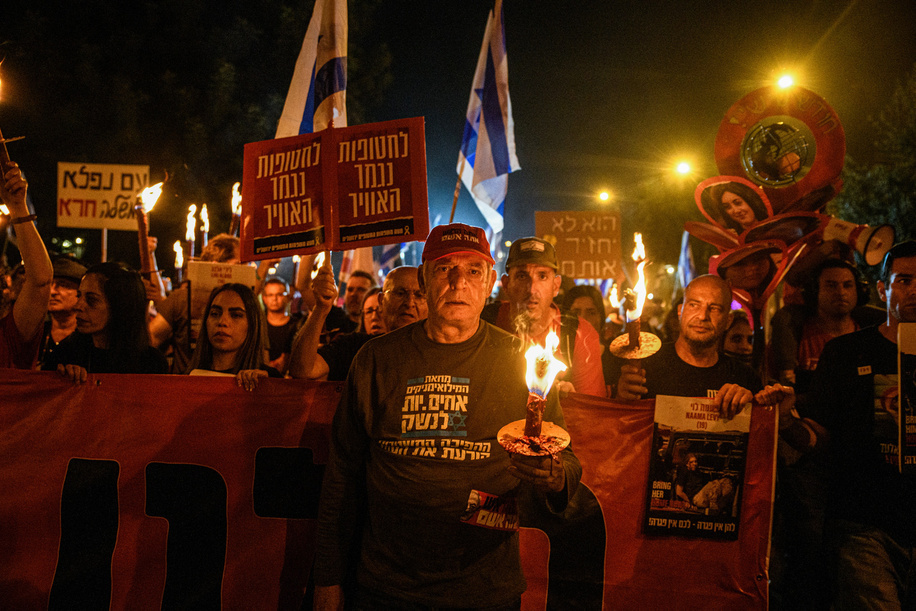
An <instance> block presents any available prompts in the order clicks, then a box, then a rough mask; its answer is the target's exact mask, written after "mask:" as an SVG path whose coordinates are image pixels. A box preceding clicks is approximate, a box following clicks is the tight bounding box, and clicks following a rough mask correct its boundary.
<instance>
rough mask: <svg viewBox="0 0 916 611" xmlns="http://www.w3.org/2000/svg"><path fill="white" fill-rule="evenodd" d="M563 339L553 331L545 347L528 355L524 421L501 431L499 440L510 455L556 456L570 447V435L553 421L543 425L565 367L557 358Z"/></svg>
mask: <svg viewBox="0 0 916 611" xmlns="http://www.w3.org/2000/svg"><path fill="white" fill-rule="evenodd" d="M559 345H560V338H559V337H558V336H557V334H556V333H554V332H553V331H551V332H550V333H548V334H547V339H546V340H545V342H544V346H540V345H538V344H533V345H532V346H531V347H530V348H528V351H527V352H525V361H527V363H528V366H527V368H526V370H525V383H526V384H527V386H528V401H527V404H526V414H525V419H524V420H517V421H515V422H511V423H509V424H507V425H506V426H504V427H503V428H501V429H500V430H499V433H498V434H497V436H496V438H497V439H498V440H499V443H500V445H502V446H503V447H504V448H505V449H506V451H507V452H511V453H513V454H524V455H527V456H553V457H554V458H556V455H557V454H559V453H560V452H561V451H562V450H563V448H565V447H566V446H567V445H569V433H567V432H566V431H564V430H563V429H562V428H561V427H559V426H557V425H556V424H554V423H552V422H544V410H545V408H546V407H547V394H548V393H549V392H550V388H551V387H552V386H553V382H554V380H556V378H557V376H558V375H559V374H560V373H561V372H562V371H564V370H565V369H566V364H565V363H563V361H561V360H560V359H558V358H556V357H555V356H554V352H555V351H556V349H557V346H559Z"/></svg>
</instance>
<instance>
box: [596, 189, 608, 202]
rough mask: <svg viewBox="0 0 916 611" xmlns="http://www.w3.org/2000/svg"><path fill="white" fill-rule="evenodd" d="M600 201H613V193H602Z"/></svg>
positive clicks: (599, 196) (599, 197)
mask: <svg viewBox="0 0 916 611" xmlns="http://www.w3.org/2000/svg"><path fill="white" fill-rule="evenodd" d="M598 199H599V200H601V201H603V202H609V201H611V192H610V191H602V192H601V193H599V194H598Z"/></svg>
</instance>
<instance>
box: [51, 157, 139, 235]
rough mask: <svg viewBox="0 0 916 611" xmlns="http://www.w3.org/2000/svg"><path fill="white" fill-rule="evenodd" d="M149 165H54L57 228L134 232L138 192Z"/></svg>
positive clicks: (66, 163)
mask: <svg viewBox="0 0 916 611" xmlns="http://www.w3.org/2000/svg"><path fill="white" fill-rule="evenodd" d="M147 186H149V166H148V165H115V164H106V163H68V162H59V163H58V164H57V226H58V227H82V228H87V229H121V230H124V231H137V219H136V212H135V211H134V206H135V205H136V203H137V193H139V192H140V191H142V190H143V189H145V188H146V187H147Z"/></svg>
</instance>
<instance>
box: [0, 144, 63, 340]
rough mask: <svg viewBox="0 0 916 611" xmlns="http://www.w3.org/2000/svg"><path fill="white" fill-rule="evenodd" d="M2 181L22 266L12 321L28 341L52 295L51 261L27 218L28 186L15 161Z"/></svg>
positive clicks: (0, 185) (0, 186)
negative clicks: (22, 273)
mask: <svg viewBox="0 0 916 611" xmlns="http://www.w3.org/2000/svg"><path fill="white" fill-rule="evenodd" d="M3 170H4V174H3V180H2V181H0V199H2V200H3V203H5V204H6V206H7V207H8V208H9V211H10V222H11V223H12V225H13V231H14V232H15V233H16V243H17V244H18V246H19V252H20V254H21V255H22V263H23V265H24V266H25V283H24V284H23V286H22V291H21V292H20V293H19V297H18V298H17V299H16V304H15V305H14V306H13V320H14V321H15V322H16V328H17V329H18V330H19V333H20V335H22V337H23V339H26V340H29V339H32V338H33V337H35V335H36V334H37V333H38V332H39V330H40V329H41V324H42V322H43V321H44V317H45V313H46V312H47V311H48V299H49V298H50V296H51V280H52V278H53V274H54V271H53V269H52V267H51V259H50V257H48V251H47V249H46V248H45V245H44V242H42V241H41V236H40V235H38V229H36V228H35V223H34V219H33V218H32V217H30V215H29V207H28V205H26V201H25V195H26V190H27V189H28V183H26V181H25V178H23V177H22V172H21V171H20V170H19V166H18V165H17V164H16V163H15V162H12V161H11V162H9V163H7V164H6V165H5V166H4V168H3Z"/></svg>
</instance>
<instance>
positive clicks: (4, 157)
mask: <svg viewBox="0 0 916 611" xmlns="http://www.w3.org/2000/svg"><path fill="white" fill-rule="evenodd" d="M10 161H12V160H11V159H10V152H9V151H8V150H7V148H6V140H4V139H3V132H2V131H0V163H2V164H3V168H2V169H3V171H4V172H5V171H6V164H8V163H9V162H10ZM0 175H2V172H0Z"/></svg>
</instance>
